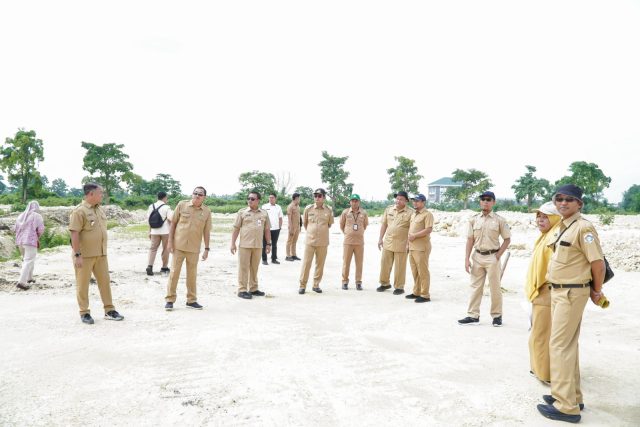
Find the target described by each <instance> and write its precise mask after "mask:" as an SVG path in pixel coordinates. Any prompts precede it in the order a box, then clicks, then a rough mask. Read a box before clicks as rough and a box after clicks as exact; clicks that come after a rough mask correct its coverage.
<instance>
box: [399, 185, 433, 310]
mask: <svg viewBox="0 0 640 427" xmlns="http://www.w3.org/2000/svg"><path fill="white" fill-rule="evenodd" d="M411 201H412V202H413V208H414V209H415V211H414V212H413V214H411V225H409V236H408V240H409V242H408V243H407V249H409V265H410V266H411V273H412V274H413V292H412V293H411V294H409V295H407V296H405V298H408V299H412V300H414V301H415V302H417V303H422V302H429V301H431V295H430V294H429V287H430V285H431V275H430V274H429V254H431V231H432V230H433V214H432V213H431V212H429V211H428V210H427V209H426V206H425V205H426V202H427V198H426V197H425V196H424V194H416V195H415V196H413V197H412V198H411Z"/></svg>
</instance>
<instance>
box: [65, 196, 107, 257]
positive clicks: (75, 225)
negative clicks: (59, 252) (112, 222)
mask: <svg viewBox="0 0 640 427" xmlns="http://www.w3.org/2000/svg"><path fill="white" fill-rule="evenodd" d="M69 231H78V232H79V233H80V253H81V254H82V256H83V257H85V258H89V257H95V256H102V255H106V254H107V215H106V214H105V213H104V211H103V210H102V208H101V207H100V206H99V205H95V206H91V205H90V204H89V203H87V201H86V200H83V201H82V203H80V204H79V205H78V206H76V207H75V209H74V210H73V211H72V212H71V215H70V217H69Z"/></svg>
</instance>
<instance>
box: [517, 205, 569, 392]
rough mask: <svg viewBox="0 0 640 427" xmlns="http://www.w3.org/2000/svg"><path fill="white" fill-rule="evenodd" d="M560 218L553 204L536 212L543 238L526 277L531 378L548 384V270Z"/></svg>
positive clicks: (536, 243)
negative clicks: (530, 323) (529, 314)
mask: <svg viewBox="0 0 640 427" xmlns="http://www.w3.org/2000/svg"><path fill="white" fill-rule="evenodd" d="M560 220H561V216H560V213H559V212H558V210H557V209H556V207H555V206H554V204H553V203H552V202H547V203H545V204H543V205H542V206H540V207H539V208H538V209H536V225H537V226H538V229H539V230H540V236H538V239H537V240H536V242H535V244H534V247H533V256H532V257H531V263H530V264H529V271H528V273H527V284H526V286H525V295H526V296H527V298H528V299H529V301H531V303H532V304H533V310H532V326H531V335H529V358H530V361H531V371H530V372H531V374H532V375H534V376H535V377H536V378H538V379H539V380H540V381H543V382H545V383H547V384H548V383H549V381H550V380H551V373H550V372H549V337H550V336H551V293H550V291H549V284H548V283H547V282H546V279H545V276H546V275H547V268H548V266H549V261H550V260H551V255H553V251H552V250H551V248H549V247H548V245H549V244H551V243H553V241H554V239H555V237H556V236H554V235H555V234H557V230H558V227H559V225H560Z"/></svg>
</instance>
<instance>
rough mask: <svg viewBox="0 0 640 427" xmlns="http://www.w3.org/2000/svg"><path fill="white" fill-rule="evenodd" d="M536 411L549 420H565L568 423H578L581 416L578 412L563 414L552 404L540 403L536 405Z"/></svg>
mask: <svg viewBox="0 0 640 427" xmlns="http://www.w3.org/2000/svg"><path fill="white" fill-rule="evenodd" d="M538 411H540V413H541V414H542V415H544V416H545V417H547V418H549V419H550V420H556V421H566V422H568V423H578V422H580V418H581V417H580V414H578V415H571V414H565V413H564V412H560V411H558V410H557V409H556V407H555V406H553V405H542V404H540V405H538Z"/></svg>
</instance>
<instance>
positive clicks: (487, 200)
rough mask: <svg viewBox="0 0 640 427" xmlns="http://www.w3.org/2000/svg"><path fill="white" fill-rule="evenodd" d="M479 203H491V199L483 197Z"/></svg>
mask: <svg viewBox="0 0 640 427" xmlns="http://www.w3.org/2000/svg"><path fill="white" fill-rule="evenodd" d="M480 201H482V202H493V199H492V198H490V197H483V198H481V199H480Z"/></svg>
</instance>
